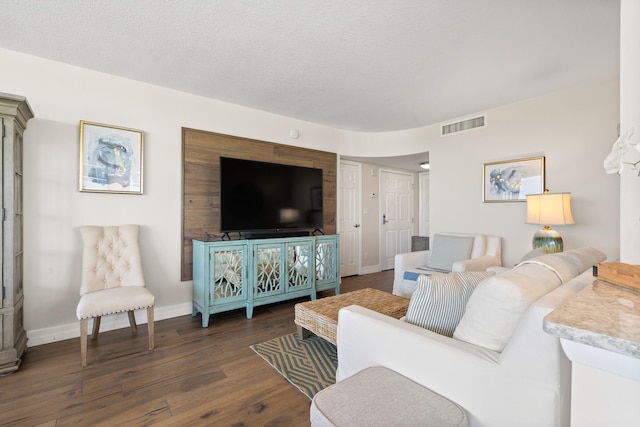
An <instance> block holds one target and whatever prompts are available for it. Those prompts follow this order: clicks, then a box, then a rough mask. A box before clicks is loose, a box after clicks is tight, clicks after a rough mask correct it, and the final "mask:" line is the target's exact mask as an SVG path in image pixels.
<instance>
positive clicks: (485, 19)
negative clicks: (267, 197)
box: [0, 0, 620, 132]
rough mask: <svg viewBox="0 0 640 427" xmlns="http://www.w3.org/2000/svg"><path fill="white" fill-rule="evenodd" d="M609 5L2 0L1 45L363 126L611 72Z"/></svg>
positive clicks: (484, 103) (475, 107)
mask: <svg viewBox="0 0 640 427" xmlns="http://www.w3.org/2000/svg"><path fill="white" fill-rule="evenodd" d="M619 9H620V7H619V2H618V1H615V0H468V1H463V0H416V1H389V0H348V1H347V0H342V1H333V0H328V1H320V0H317V1H309V0H273V1H268V0H255V1H247V0H226V1H211V0H207V1H204V0H189V1H187V0H173V1H169V0H142V1H141V0H110V1H97V0H95V1H89V0H48V1H45V0H20V1H17V0H14V1H2V4H1V5H0V10H1V14H2V19H1V24H0V47H2V48H6V49H9V50H13V51H18V52H24V53H27V54H31V55H36V56H40V57H45V58H49V59H53V60H56V61H60V62H64V63H69V64H74V65H77V66H81V67H85V68H89V69H94V70H99V71H103V72H106V73H110V74H114V75H119V76H123V77H127V78H131V79H135V80H139V81H144V82H149V83H152V84H156V85H160V86H165V87H169V88H173V89H177V90H181V91H185V92H190V93H194V94H198V95H201V96H204V97H209V98H214V99H218V100H222V101H226V102H230V103H234V104H239V105H243V106H247V107H251V108H256V109H259V110H264V111H269V112H273V113H277V114H281V115H285V116H289V117H293V118H297V119H302V120H306V121H310V122H314V123H319V124H323V125H328V126H331V127H334V128H338V129H347V130H354V131H370V132H376V131H390V130H401V129H409V128H415V127H419V126H424V125H429V124H433V123H437V122H440V121H443V120H448V119H451V118H455V117H460V116H464V115H468V114H472V113H476V112H481V111H483V110H485V109H489V108H492V107H496V106H499V105H503V104H507V103H510V102H515V101H518V100H521V99H525V98H529V97H532V96H537V95H541V94H543V93H546V92H550V91H555V90H560V89H564V88H567V87H570V86H576V85H580V84H583V83H587V82H591V81H596V80H604V79H607V78H611V77H614V76H616V75H618V70H619V22H620V19H619V13H620V12H619ZM1 73H2V71H1V67H0V76H1ZM0 82H1V79H0Z"/></svg>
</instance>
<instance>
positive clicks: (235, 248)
mask: <svg viewBox="0 0 640 427" xmlns="http://www.w3.org/2000/svg"><path fill="white" fill-rule="evenodd" d="M338 242H339V236H338V235H327V236H305V237H289V238H275V239H255V240H227V241H215V242H204V241H200V240H193V312H192V315H193V316H196V315H197V314H198V313H202V327H207V326H209V316H210V315H212V314H215V313H221V312H224V311H229V310H234V309H238V308H243V307H244V308H245V309H246V315H247V319H251V317H252V316H253V307H256V306H259V305H264V304H270V303H274V302H279V301H284V300H288V299H292V298H300V297H304V296H307V295H308V296H310V297H311V299H312V300H313V299H316V292H318V291H324V290H328V289H334V291H335V293H336V295H337V294H339V293H340V272H339V265H340V253H339V247H338Z"/></svg>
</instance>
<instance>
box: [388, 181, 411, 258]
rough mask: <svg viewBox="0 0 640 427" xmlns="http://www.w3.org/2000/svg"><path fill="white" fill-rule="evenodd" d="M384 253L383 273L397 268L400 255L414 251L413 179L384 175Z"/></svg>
mask: <svg viewBox="0 0 640 427" xmlns="http://www.w3.org/2000/svg"><path fill="white" fill-rule="evenodd" d="M380 188H381V195H380V213H381V216H382V218H381V223H382V225H381V228H380V229H381V237H380V250H381V256H380V258H381V260H382V269H383V270H389V269H391V268H393V260H394V258H395V256H396V254H399V253H405V252H409V251H410V247H411V234H412V233H411V230H412V228H413V217H412V212H413V209H412V206H413V175H412V174H410V173H401V172H393V171H381V172H380Z"/></svg>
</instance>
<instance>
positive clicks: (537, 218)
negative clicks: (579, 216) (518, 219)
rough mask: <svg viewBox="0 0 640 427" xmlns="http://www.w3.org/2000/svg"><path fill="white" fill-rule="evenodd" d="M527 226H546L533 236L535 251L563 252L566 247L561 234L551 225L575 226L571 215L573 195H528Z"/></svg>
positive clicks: (545, 193) (547, 191) (547, 252)
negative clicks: (539, 249)
mask: <svg viewBox="0 0 640 427" xmlns="http://www.w3.org/2000/svg"><path fill="white" fill-rule="evenodd" d="M526 223H527V224H538V225H544V228H542V229H540V230H538V231H537V232H536V234H534V235H533V249H538V248H541V249H542V250H543V251H544V253H546V254H552V253H556V252H562V250H563V249H564V245H563V242H562V237H560V233H558V232H557V231H555V230H553V229H552V228H551V227H550V225H570V224H575V222H574V221H573V215H572V214H571V193H549V190H544V193H542V194H527V221H526Z"/></svg>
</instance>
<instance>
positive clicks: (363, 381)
mask: <svg viewBox="0 0 640 427" xmlns="http://www.w3.org/2000/svg"><path fill="white" fill-rule="evenodd" d="M310 418H311V425H312V426H313V427H329V426H331V427H333V426H336V427H357V426H367V427H376V426H380V427H389V426H394V427H400V426H407V427H415V426H433V427H466V426H467V415H466V413H465V412H464V410H463V409H462V408H461V407H460V406H458V405H456V404H455V403H453V402H451V401H449V400H447V399H445V398H444V397H442V396H440V395H439V394H437V393H434V392H433V391H431V390H429V389H428V388H425V387H423V386H421V385H419V384H417V383H415V382H413V381H412V380H410V379H408V378H406V377H404V376H402V375H400V374H398V373H397V372H395V371H392V370H390V369H387V368H384V367H382V366H374V367H370V368H366V369H363V370H362V371H360V372H358V373H357V374H355V375H353V376H351V377H349V378H346V379H344V380H343V381H340V382H339V383H337V384H334V385H332V386H330V387H327V388H325V389H324V390H322V391H320V392H319V393H317V394H316V395H315V396H314V398H313V401H312V402H311V416H310Z"/></svg>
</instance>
